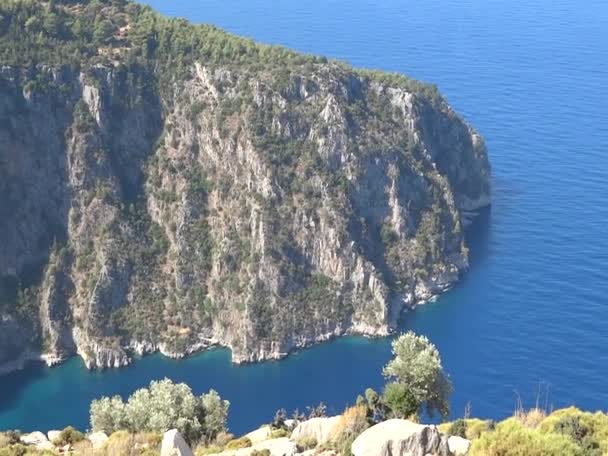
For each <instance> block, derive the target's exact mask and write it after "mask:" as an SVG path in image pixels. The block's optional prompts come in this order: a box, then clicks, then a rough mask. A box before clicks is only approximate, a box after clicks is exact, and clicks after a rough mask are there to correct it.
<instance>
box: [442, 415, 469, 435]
mask: <svg viewBox="0 0 608 456" xmlns="http://www.w3.org/2000/svg"><path fill="white" fill-rule="evenodd" d="M447 433H448V434H449V435H457V436H459V437H462V438H465V439H466V438H467V422H466V420H462V419H460V420H456V421H454V422H453V423H452V425H451V426H450V427H449V429H448V431H447Z"/></svg>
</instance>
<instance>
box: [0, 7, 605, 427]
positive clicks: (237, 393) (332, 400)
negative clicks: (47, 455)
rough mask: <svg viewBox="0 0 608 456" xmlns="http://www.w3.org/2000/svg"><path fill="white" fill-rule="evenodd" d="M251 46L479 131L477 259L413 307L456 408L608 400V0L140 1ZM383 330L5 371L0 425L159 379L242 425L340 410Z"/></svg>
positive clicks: (409, 322)
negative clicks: (405, 95) (254, 351)
mask: <svg viewBox="0 0 608 456" xmlns="http://www.w3.org/2000/svg"><path fill="white" fill-rule="evenodd" d="M146 3H148V4H150V5H151V6H152V7H154V8H155V9H157V10H159V11H160V12H162V13H164V14H167V15H171V16H179V17H185V18H187V19H189V20H191V21H193V22H197V23H210V24H214V25H217V26H218V27H221V28H224V29H226V30H228V31H230V32H233V33H236V34H239V35H243V36H247V37H250V38H253V39H255V40H258V41H261V42H265V43H271V44H281V45H284V46H287V47H290V48H293V49H296V50H299V51H302V52H306V53H312V54H323V55H326V56H328V57H331V58H335V59H339V60H344V61H348V62H350V63H351V64H353V65H354V66H357V67H365V68H375V69H381V70H387V71H396V72H402V73H405V74H408V75H410V76H412V77H415V78H417V79H420V80H423V81H427V82H432V83H435V84H437V85H438V87H439V89H440V90H441V92H442V93H443V94H444V95H445V97H446V98H447V99H448V101H449V102H450V104H451V105H452V106H453V107H454V109H455V110H457V111H458V112H459V113H461V114H462V115H463V117H464V118H465V119H466V120H467V121H468V122H470V123H471V124H472V125H473V126H474V127H475V128H476V129H477V130H478V131H479V132H480V133H481V134H482V135H483V136H484V137H485V139H486V142H487V146H488V150H489V155H490V160H491V163H492V172H493V205H492V207H491V209H490V210H487V211H485V212H484V213H483V214H482V215H481V217H480V218H479V219H478V221H477V223H476V224H475V225H474V226H473V227H472V229H471V230H469V232H468V234H467V236H468V239H469V243H470V247H471V256H472V258H471V260H472V261H471V267H470V270H469V271H468V272H467V273H465V274H464V275H463V278H462V280H461V282H460V283H459V284H458V285H457V286H455V287H454V288H453V289H452V290H450V291H449V292H447V293H445V294H444V295H442V296H441V297H439V298H438V299H437V300H435V301H434V302H430V303H428V304H426V305H424V306H421V307H419V308H418V309H416V310H415V311H413V312H411V313H409V314H408V315H406V316H405V318H404V319H403V323H402V325H401V327H400V330H401V331H407V330H414V331H416V332H417V333H420V334H425V335H427V336H428V337H429V338H430V339H431V340H432V342H433V343H435V344H436V345H437V347H438V348H439V350H440V352H441V354H442V357H443V362H444V365H445V369H446V371H447V372H448V373H449V375H450V378H451V380H452V382H453V384H454V393H453V396H452V400H451V404H452V417H453V418H457V417H461V416H463V414H464V413H465V408H469V409H470V411H471V414H472V415H474V416H479V417H482V418H492V419H500V418H503V417H506V416H508V415H510V414H512V413H513V411H514V409H515V408H516V407H517V405H518V403H522V404H523V406H524V407H533V406H536V405H539V406H541V407H545V408H547V409H548V410H550V409H552V408H558V407H564V406H569V405H576V406H578V407H581V408H585V409H589V410H606V409H608V381H607V379H608V2H607V1H606V0H586V1H585V2H581V1H579V0H523V1H512V0H424V1H413V0H383V1H377V0H373V1H372V0H305V1H302V0H247V1H243V0H171V1H169V0H147V2H146ZM390 357H391V339H390V338H384V339H374V340H371V339H365V338H358V337H346V338H342V339H339V340H335V341H332V342H329V343H325V344H322V345H319V346H316V347H313V348H310V349H307V350H304V351H301V352H298V353H295V354H293V355H291V356H289V357H288V358H287V359H286V360H283V361H279V362H267V363H262V364H256V365H249V366H233V365H231V362H230V352H229V351H228V350H226V349H217V350H212V351H209V352H206V353H202V354H199V355H195V356H192V357H190V358H187V359H185V360H180V361H175V360H171V359H167V358H165V357H163V356H160V355H152V356H147V357H145V358H143V359H140V360H137V361H136V362H135V363H134V364H133V365H132V366H130V367H128V368H124V369H119V370H107V371H102V372H89V371H87V370H86V369H85V367H84V365H83V363H82V361H81V360H80V359H78V358H73V359H71V360H69V361H67V362H66V363H64V364H62V365H61V366H59V367H55V368H52V369H50V368H47V367H45V366H42V365H40V364H32V365H30V366H28V367H27V368H26V369H25V370H23V371H20V372H15V373H12V374H9V375H7V376H3V377H0V429H12V428H17V429H21V430H25V431H30V430H49V429H60V428H63V427H64V426H67V425H73V426H76V427H78V428H81V429H87V428H88V427H89V419H88V408H89V403H90V402H91V400H93V399H95V398H97V397H99V396H102V395H115V394H119V395H121V396H123V397H128V395H129V394H131V393H132V392H133V391H134V390H135V389H137V388H140V387H143V386H146V385H147V384H148V383H149V382H150V381H151V380H153V379H162V378H164V377H168V378H170V379H173V380H174V381H177V382H186V383H188V384H189V385H190V386H191V387H192V389H193V390H194V391H195V392H196V393H202V392H205V391H207V390H208V389H209V388H213V389H215V390H217V391H218V392H219V393H220V395H221V396H222V397H224V398H226V399H228V400H229V401H230V402H231V404H232V405H231V408H230V417H229V427H230V430H231V431H232V432H234V433H236V434H240V433H243V432H246V431H248V430H251V429H253V428H255V427H256V426H258V425H260V424H262V423H264V422H268V421H270V420H271V419H272V417H273V415H274V413H275V411H276V410H277V409H279V408H285V409H287V410H288V411H289V412H292V411H294V410H295V409H299V410H300V411H304V410H306V407H307V406H312V405H316V404H318V403H319V402H324V403H325V404H326V406H327V410H328V413H340V412H341V411H342V410H343V409H344V407H345V406H347V405H348V404H353V403H354V402H355V399H356V397H357V395H358V394H361V393H363V392H364V390H365V389H366V388H367V387H374V388H376V389H381V388H382V385H383V382H384V380H383V378H382V375H381V371H382V367H383V366H384V365H385V364H386V363H387V361H388V360H389V359H390Z"/></svg>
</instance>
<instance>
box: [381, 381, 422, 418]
mask: <svg viewBox="0 0 608 456" xmlns="http://www.w3.org/2000/svg"><path fill="white" fill-rule="evenodd" d="M382 400H383V402H384V404H385V405H386V407H387V408H388V410H389V411H390V416H391V417H393V418H402V419H407V418H409V417H411V416H412V415H415V414H416V412H417V411H418V409H419V407H420V402H418V400H417V399H416V398H415V397H414V394H413V393H412V391H411V390H410V389H409V387H408V386H406V385H405V384H403V383H397V382H391V383H389V384H387V385H386V386H385V387H384V395H383V397H382Z"/></svg>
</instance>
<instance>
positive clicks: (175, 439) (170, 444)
mask: <svg viewBox="0 0 608 456" xmlns="http://www.w3.org/2000/svg"><path fill="white" fill-rule="evenodd" d="M160 456H194V453H193V452H192V450H191V449H190V447H189V446H188V444H187V443H186V441H185V440H184V438H183V437H182V436H181V434H180V433H179V432H178V431H177V429H171V430H170V431H167V432H165V434H164V435H163V444H162V447H161V449H160Z"/></svg>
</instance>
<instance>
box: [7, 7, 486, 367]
mask: <svg viewBox="0 0 608 456" xmlns="http://www.w3.org/2000/svg"><path fill="white" fill-rule="evenodd" d="M0 120H1V122H0V194H2V195H3V198H2V201H0V365H7V366H9V368H11V366H12V367H15V366H16V364H14V363H13V364H7V363H12V362H14V361H15V360H17V361H18V360H19V359H20V358H21V359H23V358H28V357H30V358H31V357H37V356H38V354H39V353H41V352H42V353H44V354H45V355H47V358H46V359H47V360H48V361H49V362H54V361H57V360H60V359H62V358H65V357H66V356H69V355H71V354H74V353H76V352H77V353H79V354H80V355H81V356H83V358H84V359H85V361H86V363H87V365H88V366H89V367H108V366H120V365H124V364H126V363H128V362H129V360H130V354H131V353H132V352H138V353H145V352H148V351H153V350H158V349H160V350H161V351H163V352H164V353H166V354H168V355H170V356H183V355H184V354H187V353H190V352H192V351H194V350H199V349H202V348H204V347H206V346H209V345H212V344H223V345H226V346H229V347H231V348H232V350H233V356H234V360H235V361H239V362H240V361H255V360H260V359H268V358H278V357H281V356H284V355H285V354H286V353H287V352H288V351H289V350H291V349H293V348H295V347H300V346H304V345H307V344H310V343H314V342H316V341H318V340H323V339H326V338H327V337H331V336H335V335H340V334H343V333H346V332H355V333H363V334H371V335H381V334H386V333H388V332H389V331H391V330H392V329H393V328H394V327H395V323H396V320H397V317H398V316H399V313H400V311H401V310H402V309H403V308H404V307H405V306H408V305H413V304H414V303H416V302H417V301H420V300H424V299H428V298H429V297H430V296H432V295H433V294H436V293H439V292H441V291H443V290H444V289H446V288H447V287H449V286H450V285H451V284H452V283H453V282H454V281H455V280H457V278H458V274H459V272H460V271H461V270H462V269H464V268H466V265H467V252H468V250H467V247H466V245H465V241H464V236H463V224H464V222H465V215H464V212H465V211H470V210H474V209H476V208H478V207H481V206H483V205H486V204H488V203H489V192H490V187H489V164H488V160H487V154H486V150H485V146H484V144H483V140H482V139H481V138H480V137H479V135H477V133H475V132H474V131H473V130H472V129H471V128H470V127H469V126H468V125H466V123H464V121H463V120H462V119H461V118H459V117H458V116H457V115H456V114H455V113H454V112H453V111H452V110H451V109H450V107H449V106H448V105H447V103H446V102H445V101H444V100H443V99H442V98H441V96H440V95H439V94H438V92H437V90H436V88H434V87H433V86H429V85H425V84H421V83H418V82H416V81H413V80H411V79H408V78H406V77H404V76H399V75H390V74H384V73H380V72H373V71H362V70H355V69H352V68H350V67H349V66H348V65H345V64H342V63H337V62H328V61H327V60H326V59H324V58H322V57H314V56H305V55H301V54H297V53H295V52H292V51H289V50H287V49H285V48H281V47H276V46H267V45H260V44H256V43H254V42H252V41H251V40H246V39H242V38H238V37H235V36H232V35H229V34H227V33H225V32H223V31H221V30H218V29H217V28H215V27H212V26H206V25H201V26H194V25H191V24H189V23H188V22H186V21H184V20H178V19H167V18H164V17H162V16H160V15H158V14H157V13H155V12H154V11H152V10H151V9H150V8H147V7H143V6H140V5H137V4H135V3H129V2H124V1H120V0H114V1H109V0H108V1H100V0H93V1H67V0H66V1H49V2H41V1H34V0H9V1H6V2H3V3H2V5H0Z"/></svg>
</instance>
